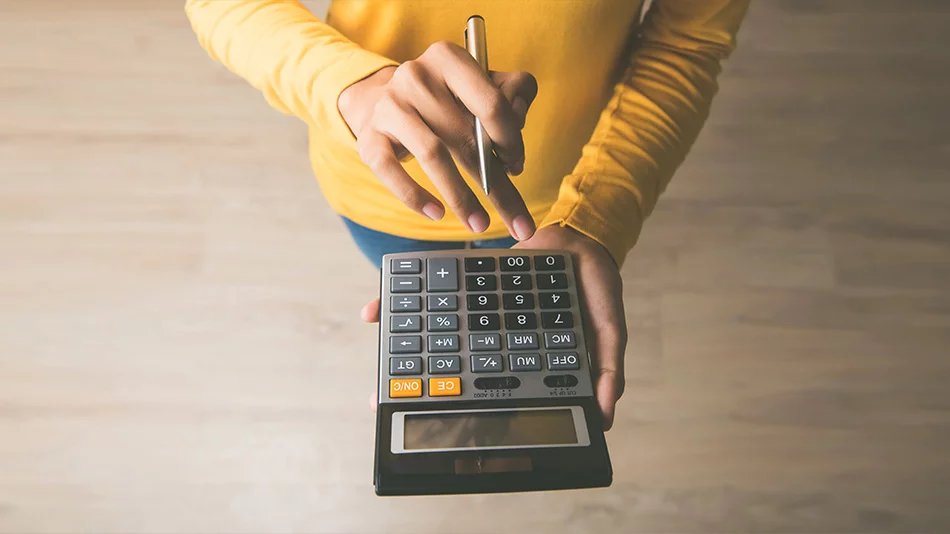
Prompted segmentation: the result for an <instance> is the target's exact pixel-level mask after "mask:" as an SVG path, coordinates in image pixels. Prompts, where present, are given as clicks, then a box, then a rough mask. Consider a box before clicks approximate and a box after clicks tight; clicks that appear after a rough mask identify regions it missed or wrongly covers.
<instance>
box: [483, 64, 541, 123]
mask: <svg viewBox="0 0 950 534" xmlns="http://www.w3.org/2000/svg"><path fill="white" fill-rule="evenodd" d="M491 77H492V80H494V82H495V85H497V86H498V88H499V89H500V90H501V93H502V94H503V95H505V98H507V99H508V101H509V102H511V107H512V109H514V111H515V114H516V115H517V116H518V118H519V119H521V127H522V128H524V124H525V120H526V119H527V117H528V108H530V107H531V104H532V103H533V102H534V99H535V98H536V97H537V96H538V81H537V80H536V79H535V77H534V76H532V75H531V74H529V73H527V72H494V71H493V72H492V73H491Z"/></svg>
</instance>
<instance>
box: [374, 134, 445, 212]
mask: <svg viewBox="0 0 950 534" xmlns="http://www.w3.org/2000/svg"><path fill="white" fill-rule="evenodd" d="M357 144H358V147H359V153H360V159H362V160H363V163H365V164H366V165H367V166H369V168H370V170H371V171H373V174H374V175H376V177H377V178H379V181H380V182H382V183H383V185H385V186H386V188H387V189H389V190H390V191H391V192H392V193H393V195H395V196H396V198H398V199H399V200H400V201H401V202H402V203H403V204H405V205H406V206H407V207H409V209H411V210H413V211H415V212H416V213H418V214H420V215H424V216H426V217H428V218H430V219H432V220H435V221H437V220H439V219H441V218H442V217H443V216H444V215H445V207H444V206H442V203H441V202H439V201H438V199H436V198H435V197H434V196H432V194H430V193H429V192H428V191H426V190H425V189H424V188H423V187H422V186H420V185H419V184H417V183H416V182H415V180H413V179H412V177H410V176H409V173H407V172H406V169H404V168H403V167H402V164H400V163H399V159H398V158H397V157H396V151H395V150H394V149H393V143H392V141H391V140H390V139H389V138H388V137H386V136H385V135H383V134H381V133H380V132H379V131H378V130H376V129H373V128H364V129H363V131H362V132H361V136H360V138H359V139H358V140H357Z"/></svg>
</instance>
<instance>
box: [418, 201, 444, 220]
mask: <svg viewBox="0 0 950 534" xmlns="http://www.w3.org/2000/svg"><path fill="white" fill-rule="evenodd" d="M422 213H425V214H426V217H428V218H430V219H432V220H433V221H438V220H440V219H441V218H442V217H443V216H444V215H445V208H443V207H442V206H440V205H438V204H436V203H435V202H429V203H428V204H426V205H425V206H423V207H422Z"/></svg>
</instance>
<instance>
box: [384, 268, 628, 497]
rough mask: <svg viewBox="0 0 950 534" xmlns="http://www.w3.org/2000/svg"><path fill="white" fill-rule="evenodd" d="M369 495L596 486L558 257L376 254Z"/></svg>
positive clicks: (582, 344)
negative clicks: (375, 380)
mask: <svg viewBox="0 0 950 534" xmlns="http://www.w3.org/2000/svg"><path fill="white" fill-rule="evenodd" d="M382 267H383V268H382V280H381V283H382V285H381V306H380V308H381V309H380V335H379V384H378V399H379V406H378V409H377V419H376V459H375V460H376V463H375V470H374V476H375V485H376V493H377V494H378V495H434V494H457V493H497V492H515V491H537V490H553V489H569V488H590V487H602V486H609V485H610V483H611V479H612V470H611V465H610V458H609V456H608V453H607V445H606V442H605V440H604V432H603V427H602V420H601V415H600V410H599V408H598V405H597V402H596V400H595V397H594V391H593V384H592V380H591V371H590V362H589V359H588V353H587V345H586V340H585V337H584V329H583V321H582V319H581V311H580V299H579V298H578V297H579V295H578V285H577V280H576V278H575V271H574V262H573V258H572V256H571V254H570V253H569V252H566V251H565V252H560V251H550V250H545V251H535V250H457V251H436V252H420V253H404V254H391V255H387V256H384V258H383V266H382Z"/></svg>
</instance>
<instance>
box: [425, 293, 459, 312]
mask: <svg viewBox="0 0 950 534" xmlns="http://www.w3.org/2000/svg"><path fill="white" fill-rule="evenodd" d="M426 300H427V301H428V303H427V306H426V309H427V310H428V311H430V312H431V311H456V310H458V309H459V297H458V295H429V296H428V297H427V299H426Z"/></svg>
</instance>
